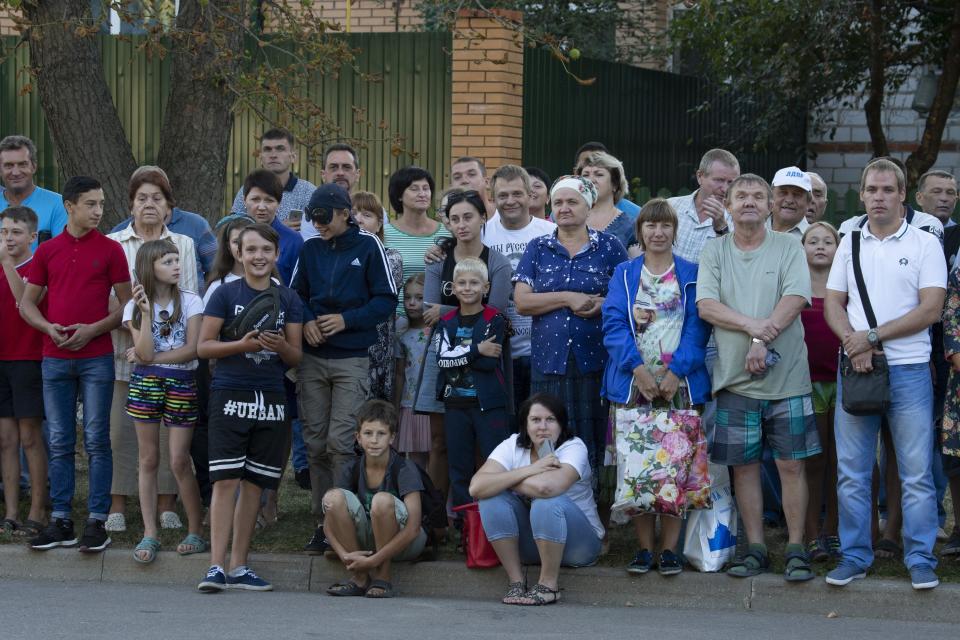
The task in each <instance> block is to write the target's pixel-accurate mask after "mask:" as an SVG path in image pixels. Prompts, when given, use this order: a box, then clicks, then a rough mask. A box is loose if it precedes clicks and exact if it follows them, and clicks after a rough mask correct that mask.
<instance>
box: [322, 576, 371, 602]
mask: <svg viewBox="0 0 960 640" xmlns="http://www.w3.org/2000/svg"><path fill="white" fill-rule="evenodd" d="M327 593H328V594H330V595H331V596H337V597H338V598H348V597H350V596H362V595H366V593H367V587H366V586H360V585H359V584H357V583H356V582H354V581H353V580H347V581H345V582H337V583H336V584H332V585H330V586H329V587H327Z"/></svg>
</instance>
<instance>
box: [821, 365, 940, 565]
mask: <svg viewBox="0 0 960 640" xmlns="http://www.w3.org/2000/svg"><path fill="white" fill-rule="evenodd" d="M890 392H891V403H890V409H889V410H888V411H887V414H886V417H887V421H888V423H889V425H890V432H891V434H892V435H893V443H894V450H895V451H896V453H897V468H898V470H899V473H900V486H901V492H902V494H903V497H902V500H901V504H902V505H903V546H904V559H903V560H904V564H906V565H907V567H908V568H913V567H915V566H919V565H930V566H931V567H936V566H937V559H936V557H935V556H934V555H933V545H934V542H935V541H936V538H937V503H936V491H935V490H934V486H933V474H932V471H931V465H932V458H933V426H932V420H933V406H932V405H933V387H932V384H931V380H930V366H929V365H928V364H927V363H922V364H906V365H893V366H891V367H890ZM842 394H843V389H842V384H839V383H838V384H837V409H836V423H835V429H834V431H835V433H836V439H837V471H838V483H837V497H838V499H839V504H840V544H841V546H842V548H843V558H844V560H846V561H848V562H852V563H853V564H855V565H856V566H857V567H859V568H860V569H867V568H869V567H870V565H871V564H873V546H872V544H871V538H870V511H871V509H872V506H873V495H872V491H871V488H870V481H871V477H872V474H873V464H874V461H875V460H876V457H877V456H876V452H877V436H878V435H879V432H880V416H852V415H850V414H849V413H847V412H846V411H844V410H843V397H842Z"/></svg>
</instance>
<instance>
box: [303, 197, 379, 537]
mask: <svg viewBox="0 0 960 640" xmlns="http://www.w3.org/2000/svg"><path fill="white" fill-rule="evenodd" d="M351 208H352V204H351V202H350V195H349V194H348V193H347V191H346V190H345V189H344V188H343V187H341V186H340V185H337V184H333V183H331V184H324V185H321V186H320V187H318V188H317V189H316V191H314V192H313V195H312V196H311V197H310V203H309V204H308V205H307V209H306V211H304V217H305V218H306V220H307V222H308V223H309V224H312V225H313V226H314V228H315V229H316V230H317V233H318V235H317V236H314V237H312V238H310V239H309V240H307V241H306V242H304V244H303V248H302V249H301V250H300V259H299V261H298V262H297V266H296V267H295V268H294V272H293V282H292V288H293V289H294V290H296V292H297V293H298V294H300V298H301V299H302V300H303V303H304V325H303V337H304V341H305V343H306V344H304V347H303V361H302V362H301V363H300V367H299V368H298V370H297V395H298V397H299V403H300V416H301V420H302V423H303V441H304V444H305V445H306V447H307V459H308V461H309V463H310V483H311V493H312V505H311V506H312V509H313V513H314V515H316V517H317V519H318V525H317V528H316V530H315V531H314V534H313V537H312V539H311V540H310V542H309V543H308V544H307V546H306V547H305V548H304V550H305V551H306V552H307V553H309V554H312V555H319V554H322V553H323V552H324V551H326V550H327V548H328V545H327V543H326V541H325V539H324V533H323V504H322V500H323V495H324V494H325V493H326V492H327V491H328V490H330V489H331V488H332V487H333V478H334V477H335V476H334V474H335V473H337V471H338V469H339V468H340V467H342V466H343V465H345V464H347V463H348V462H349V461H350V460H351V459H352V458H353V457H354V452H353V443H354V431H355V424H356V423H355V419H354V416H355V415H356V413H357V410H358V409H359V408H360V406H361V405H362V404H363V403H364V402H365V401H366V400H367V395H368V392H369V383H368V378H369V373H368V369H369V362H370V359H369V356H368V355H367V350H368V349H369V348H370V345H372V344H373V343H374V342H376V340H377V325H378V324H379V323H381V322H384V321H385V320H387V319H388V318H389V317H390V316H391V314H393V312H394V309H395V308H396V306H397V287H396V283H394V281H393V277H392V276H391V275H390V268H389V266H388V264H387V256H386V253H385V252H384V249H383V245H381V244H380V241H379V240H378V239H377V237H376V236H375V235H374V234H372V233H368V232H366V231H364V230H362V229H361V228H360V227H359V226H358V225H357V223H356V222H355V221H354V220H353V218H352V216H351V212H350V210H351Z"/></svg>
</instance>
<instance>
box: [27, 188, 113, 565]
mask: <svg viewBox="0 0 960 640" xmlns="http://www.w3.org/2000/svg"><path fill="white" fill-rule="evenodd" d="M103 202H104V197H103V189H102V187H101V186H100V182H98V181H97V180H96V179H94V178H88V177H84V176H79V177H74V178H70V179H69V180H67V183H66V184H65V185H64V187H63V203H64V206H65V207H66V209H67V226H66V229H65V230H64V233H61V234H60V235H58V236H56V237H55V238H53V239H52V240H48V241H46V242H44V243H42V244H41V245H40V247H39V248H38V249H37V252H36V253H35V254H34V256H33V263H32V264H31V266H30V273H29V275H28V276H27V286H26V289H25V290H24V292H23V297H22V298H21V300H20V315H21V316H23V319H24V320H26V321H27V323H29V324H30V325H31V326H33V327H34V328H35V329H37V330H39V331H41V332H42V333H43V334H44V341H43V363H42V365H41V370H42V375H43V404H44V408H45V410H46V414H47V426H48V427H49V429H50V463H49V477H50V500H51V502H52V503H53V512H52V514H51V516H50V524H49V525H48V526H47V527H46V528H45V529H44V530H43V531H42V532H41V533H40V535H39V536H37V537H36V538H34V539H33V540H32V542H31V546H32V547H33V548H34V549H38V550H46V549H53V548H55V547H72V546H74V545H76V544H77V538H76V536H75V535H74V532H73V521H72V520H71V519H70V512H71V509H72V506H73V505H72V503H73V493H74V488H75V484H74V483H75V469H74V456H75V452H76V445H77V398H78V397H80V398H81V399H82V400H83V448H84V450H85V451H86V452H87V459H88V461H89V466H90V487H89V489H90V491H89V494H88V497H87V508H88V510H89V516H88V519H87V524H86V526H85V527H84V530H83V536H82V537H81V538H80V551H83V552H97V551H103V550H104V549H106V548H107V546H108V545H109V544H110V538H109V536H107V532H106V530H105V529H104V523H105V522H106V520H107V511H108V510H109V508H110V482H111V480H112V476H113V453H112V451H111V450H110V405H111V403H112V400H113V375H114V370H113V341H112V340H111V339H110V330H111V329H116V328H117V327H118V326H120V319H121V316H122V315H123V307H124V305H126V304H127V301H128V300H130V297H131V293H130V274H129V272H128V271H127V258H126V257H125V256H124V254H123V247H121V246H120V243H118V242H115V241H113V240H111V239H110V238H108V237H106V236H105V235H103V234H102V233H100V232H99V231H97V225H98V224H100V219H101V218H102V217H103ZM44 289H46V300H45V302H46V305H47V308H46V310H45V311H41V310H40V309H39V308H38V307H37V305H38V304H39V302H40V298H41V297H42V296H43V293H44ZM111 289H112V290H113V292H114V293H115V294H116V296H117V300H118V302H119V303H120V304H119V306H118V307H117V308H116V309H115V310H113V311H110V308H109V305H110V290H111Z"/></svg>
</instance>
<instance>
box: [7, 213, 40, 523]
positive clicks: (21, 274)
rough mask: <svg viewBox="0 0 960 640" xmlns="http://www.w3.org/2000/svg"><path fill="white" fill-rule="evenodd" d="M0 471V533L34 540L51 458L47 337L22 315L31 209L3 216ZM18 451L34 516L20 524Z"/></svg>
mask: <svg viewBox="0 0 960 640" xmlns="http://www.w3.org/2000/svg"><path fill="white" fill-rule="evenodd" d="M0 225H2V226H0V264H2V265H3V274H4V276H5V279H4V281H3V283H0V467H2V468H3V487H4V492H3V497H4V506H5V511H4V516H3V522H2V523H0V531H6V532H8V533H13V534H14V535H22V536H29V537H31V538H32V537H35V536H37V535H38V534H39V533H40V531H41V529H43V526H44V525H43V515H44V513H43V512H44V502H45V500H46V497H47V452H46V449H45V448H44V445H43V437H42V434H41V423H42V420H43V383H42V379H41V375H40V361H41V360H42V359H43V334H42V333H40V332H39V331H37V330H36V329H34V328H33V327H31V326H30V325H28V324H27V323H26V322H25V321H24V320H23V319H22V318H21V317H20V312H19V311H18V307H19V303H20V296H22V295H23V289H24V279H25V278H26V277H27V275H28V274H29V272H30V265H31V262H32V261H33V250H32V249H31V247H32V246H33V243H34V242H35V241H36V239H37V214H36V213H34V211H33V209H30V208H29V207H10V208H8V209H6V210H4V211H3V213H0ZM20 447H23V451H24V454H25V455H26V458H27V468H28V469H29V470H30V513H29V514H28V515H27V519H26V520H25V521H24V522H23V523H22V524H21V523H20V522H19V521H18V520H17V501H18V500H19V498H20V495H19V489H20Z"/></svg>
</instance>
